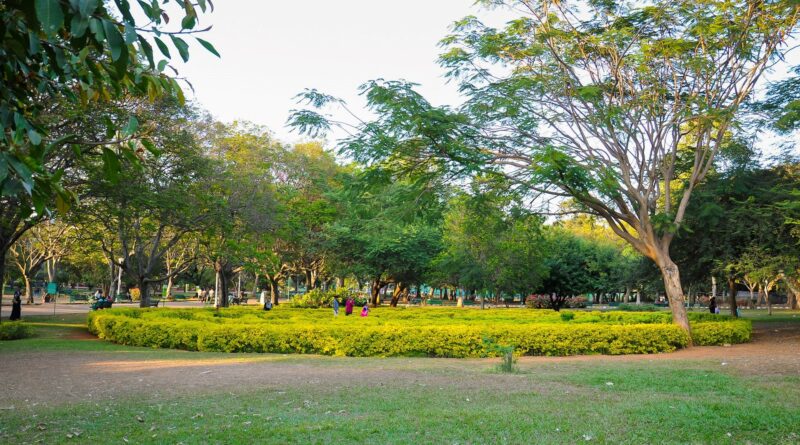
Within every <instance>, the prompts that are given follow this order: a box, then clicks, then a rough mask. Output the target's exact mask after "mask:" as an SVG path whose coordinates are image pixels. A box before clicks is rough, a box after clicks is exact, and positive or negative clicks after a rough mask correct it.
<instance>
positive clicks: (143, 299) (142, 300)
mask: <svg viewBox="0 0 800 445" xmlns="http://www.w3.org/2000/svg"><path fill="white" fill-rule="evenodd" d="M136 284H137V285H138V286H139V307H149V306H150V286H148V284H147V283H146V282H145V281H144V279H143V278H140V279H138V280H136Z"/></svg>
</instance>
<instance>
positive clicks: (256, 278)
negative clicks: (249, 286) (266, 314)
mask: <svg viewBox="0 0 800 445" xmlns="http://www.w3.org/2000/svg"><path fill="white" fill-rule="evenodd" d="M256 295H258V273H256V276H255V277H254V278H253V298H256Z"/></svg>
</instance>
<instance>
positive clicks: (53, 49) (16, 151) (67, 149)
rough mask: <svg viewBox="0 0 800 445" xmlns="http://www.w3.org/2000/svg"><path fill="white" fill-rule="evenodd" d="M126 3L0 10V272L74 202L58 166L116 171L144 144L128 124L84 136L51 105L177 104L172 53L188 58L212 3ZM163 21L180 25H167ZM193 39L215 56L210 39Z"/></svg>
mask: <svg viewBox="0 0 800 445" xmlns="http://www.w3.org/2000/svg"><path fill="white" fill-rule="evenodd" d="M130 3H131V2H128V1H115V2H107V1H100V0H73V1H60V0H36V1H33V0H8V1H5V2H3V4H2V6H1V7H0V39H2V46H1V47H0V54H2V56H0V68H1V69H0V84H1V85H2V87H0V123H2V126H3V135H2V137H0V275H3V272H4V271H3V268H4V265H5V256H6V252H7V251H8V249H9V248H10V247H11V245H12V244H13V243H14V242H15V241H16V240H17V239H18V238H19V237H20V236H22V234H23V233H25V232H26V231H27V230H28V229H30V228H31V227H33V226H34V225H36V224H37V223H38V222H39V221H41V220H42V219H47V218H49V217H50V216H51V215H50V214H51V213H52V211H54V210H55V209H56V208H58V209H59V210H62V211H63V210H65V209H66V207H67V205H68V204H69V203H70V202H71V201H73V200H74V198H75V190H74V189H73V188H72V187H74V186H75V183H70V182H69V181H65V179H66V178H68V177H69V174H68V171H67V168H68V165H65V161H68V160H70V159H73V158H75V157H78V156H89V155H96V156H101V155H102V156H103V159H104V161H105V162H106V163H107V165H108V167H109V168H110V169H113V168H115V167H116V166H118V165H119V162H118V160H117V159H116V158H117V157H122V156H124V154H128V155H133V154H135V153H136V152H137V150H138V149H139V148H142V147H143V146H150V144H149V142H148V141H147V140H146V138H145V137H144V136H145V135H142V134H140V133H139V132H137V128H136V125H135V123H130V125H128V126H127V129H126V130H125V131H118V130H121V129H122V128H123V127H122V126H119V127H116V128H113V126H109V130H110V131H109V134H106V136H105V137H103V138H102V139H100V140H98V139H96V138H92V137H86V134H85V133H84V132H83V131H81V130H82V129H81V128H80V127H78V128H75V127H73V126H70V125H69V123H70V122H69V119H64V118H65V117H71V116H74V114H66V115H64V114H61V113H58V112H54V110H53V104H55V103H62V104H63V103H66V104H68V105H69V108H73V109H75V108H82V107H86V106H87V105H88V104H92V106H96V105H97V104H102V103H104V102H109V101H113V100H117V99H120V98H123V97H126V96H128V95H139V96H143V97H149V98H150V99H155V98H157V97H164V96H166V97H177V98H179V99H180V100H183V93H182V92H181V88H180V86H179V84H178V82H177V80H176V79H175V78H174V77H172V76H169V75H168V74H167V71H166V69H167V67H168V65H169V60H170V47H172V50H173V51H176V52H177V54H179V55H180V57H181V59H182V60H183V61H186V60H188V57H189V45H188V43H187V42H186V40H184V39H185V38H186V35H188V34H194V33H197V32H201V31H203V30H204V29H200V28H199V26H198V25H199V20H200V15H201V13H202V12H206V11H207V9H209V7H210V6H211V2H210V1H207V0H202V1H198V2H191V1H188V0H186V1H181V2H179V3H180V6H179V7H176V8H172V7H171V4H169V3H170V2H169V0H154V1H151V2H133V3H135V4H136V5H138V8H134V9H131V6H130ZM174 4H175V3H172V5H174ZM166 10H169V15H167V12H166ZM170 16H171V17H172V18H173V19H179V20H173V21H172V25H171V26H170V25H169V21H170V20H169V18H170ZM176 25H177V26H176ZM206 29H207V28H206ZM196 39H197V41H198V43H199V44H200V45H202V46H203V47H205V48H206V49H207V50H209V51H211V52H212V53H214V54H217V51H216V49H214V47H213V46H212V45H211V44H210V43H209V42H207V41H205V40H202V39H200V38H196ZM164 40H167V41H168V42H169V43H165V42H164ZM153 44H155V45H156V46H157V47H158V48H159V52H160V53H161V55H158V54H155V53H154V51H153ZM70 130H74V131H70ZM138 140H141V142H143V143H144V145H142V144H141V143H138V142H135V141H138ZM128 142H130V143H131V144H127V143H128ZM107 143H109V144H110V143H118V144H116V147H117V148H116V149H115V150H110V149H108V148H104V145H106V144H107ZM120 143H121V144H120Z"/></svg>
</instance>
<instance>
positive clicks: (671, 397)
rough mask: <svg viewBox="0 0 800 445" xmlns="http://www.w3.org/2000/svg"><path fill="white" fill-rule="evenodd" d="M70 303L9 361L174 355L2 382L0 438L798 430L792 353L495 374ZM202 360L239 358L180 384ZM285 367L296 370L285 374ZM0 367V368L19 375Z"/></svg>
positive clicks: (746, 438) (788, 317)
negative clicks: (188, 339)
mask: <svg viewBox="0 0 800 445" xmlns="http://www.w3.org/2000/svg"><path fill="white" fill-rule="evenodd" d="M746 315H750V314H746ZM776 315H777V314H776ZM794 315H796V314H780V316H778V317H775V318H774V319H772V320H778V319H780V320H781V322H782V323H793V322H794V323H799V324H800V320H798V318H800V317H795V316H794ZM84 317H85V316H83V315H76V316H62V317H58V318H57V319H54V320H48V319H47V318H41V319H39V320H35V321H33V323H34V324H35V326H36V329H37V331H38V335H37V337H36V338H32V339H26V340H17V341H11V342H2V343H0V357H2V359H3V360H4V361H5V360H11V361H14V360H15V359H21V358H25V359H31V358H36V357H39V356H43V357H46V358H47V360H52V361H54V362H53V366H54V367H57V366H58V362H57V360H58V359H59V357H69V358H70V359H71V360H73V361H74V360H78V361H80V358H81V357H86V360H87V361H97V360H102V359H115V360H116V359H120V358H123V359H124V360H126V363H127V362H130V361H136V362H141V363H143V364H144V365H145V367H146V365H147V363H153V364H156V363H161V362H163V361H165V360H173V361H174V362H176V363H178V365H176V366H175V367H173V368H170V369H166V370H159V369H153V370H152V371H144V372H142V373H132V372H131V373H116V374H111V373H105V372H103V371H102V369H101V368H98V372H97V373H95V374H91V373H87V374H86V375H85V378H86V379H89V380H90V381H93V382H96V384H97V385H103V384H111V380H110V379H112V378H113V379H114V384H116V385H121V388H123V389H121V390H120V391H119V392H116V393H114V395H113V396H108V397H105V398H102V397H101V398H94V397H97V396H96V395H95V396H94V397H93V398H89V397H88V396H87V397H86V398H85V400H84V401H82V402H79V403H71V402H70V403H67V402H63V401H59V400H60V396H59V393H58V392H57V391H54V392H53V396H52V400H51V401H49V402H47V403H38V402H34V401H33V399H31V400H28V401H26V400H25V399H24V398H20V397H18V396H17V397H15V396H14V395H13V394H10V393H9V392H8V391H3V393H2V395H1V396H0V442H2V443H10V444H11V443H13V444H21V443H36V442H39V443H92V444H94V443H122V444H124V443H184V444H190V443H248V444H250V443H275V444H284V443H298V444H308V443H320V444H323V443H324V444H329V443H376V444H377V443H380V444H385V443H436V444H440V443H441V444H456V443H457V444H467V443H471V444H482V443H513V444H517V443H520V444H522V443H570V444H572V443H579V442H580V443H632V444H642V443H726V444H727V443H755V444H760V443H763V444H796V443H798V442H800V423H799V422H798V419H800V402H798V401H800V374H798V373H797V372H796V368H791V367H787V368H786V369H785V372H780V369H778V372H776V369H775V368H774V367H772V368H769V369H768V368H764V369H763V370H762V371H756V372H754V371H753V368H752V367H748V368H742V367H737V366H738V365H737V362H736V361H735V360H730V364H728V363H726V362H721V361H720V359H719V358H718V356H715V355H714V354H711V355H710V356H709V357H707V358H704V357H702V354H701V355H700V356H699V357H698V356H692V358H689V359H687V358H685V357H684V358H681V356H679V355H675V357H676V358H675V360H672V359H669V356H664V355H659V356H655V357H653V358H647V357H639V358H637V357H629V358H625V357H623V358H621V359H620V360H612V359H610V358H605V357H592V358H591V359H590V360H581V359H538V358H529V359H522V360H521V361H520V363H518V369H517V372H515V373H513V374H507V373H499V372H498V371H497V370H496V369H495V364H496V359H481V360H456V359H430V358H383V359H381V358H348V357H319V356H299V355H292V356H288V357H287V356H282V355H276V354H262V355H259V354H223V353H198V352H185V351H171V350H152V349H146V348H135V347H126V346H119V345H114V344H110V343H107V342H102V341H96V340H89V339H87V338H86V329H85V321H84ZM797 346H798V345H796V344H795V345H794V347H795V348H796V347H797ZM729 349H730V348H729ZM706 350H709V351H712V352H715V351H721V350H723V348H706ZM665 357H666V358H667V359H664V358H665ZM655 358H658V360H656V359H655ZM212 359H213V360H219V361H222V362H225V361H232V360H238V361H245V362H250V363H245V364H243V365H240V366H238V367H236V368H235V370H230V369H228V368H226V369H227V372H228V373H227V374H224V375H225V376H227V377H230V378H233V379H235V380H238V379H242V383H241V384H236V383H235V382H234V383H230V382H228V383H226V384H222V382H220V384H219V386H218V387H216V386H215V385H213V384H212V385H210V386H209V385H204V386H203V388H202V389H200V388H198V390H197V391H194V390H192V383H191V382H187V381H186V380H191V379H192V378H197V376H198V375H200V373H199V372H198V369H199V368H198V369H195V368H191V367H190V366H189V365H190V364H191V363H192V362H194V361H199V360H212ZM181 364H185V365H186V367H181V366H180V365H181ZM739 364H744V361H743V362H742V363H739ZM751 364H752V363H751ZM6 365H7V362H6V363H4V364H3V365H2V366H6ZM748 366H749V365H748ZM0 369H8V368H5V367H4V368H0ZM203 369H205V368H203ZM208 369H211V370H214V372H213V373H211V374H207V375H215V374H216V372H217V371H218V370H219V371H220V372H221V371H222V367H209V368H208ZM298 373H300V374H302V373H306V374H308V376H309V377H308V379H304V378H296V379H292V380H287V379H286V377H285V375H287V374H295V377H296V374H298ZM279 375H283V376H284V377H279ZM142 376H145V377H146V378H152V379H154V380H157V379H170V378H172V379H175V383H174V384H173V386H181V385H182V386H184V387H185V388H184V390H180V391H177V392H174V393H170V392H167V391H165V390H164V389H163V388H161V387H153V388H152V389H149V390H142V389H141V386H137V384H136V382H137V380H138V378H140V377H142ZM0 377H2V379H3V381H4V382H8V380H9V379H15V377H19V376H15V375H0ZM207 378H214V377H207ZM23 380H24V379H23ZM104 382H107V383H104ZM287 382H288V383H287ZM40 384H41V385H55V383H52V382H48V381H41V382H40ZM125 387H129V389H128V390H127V391H126V390H124V388H125ZM54 388H56V386H54ZM87 391H90V390H87Z"/></svg>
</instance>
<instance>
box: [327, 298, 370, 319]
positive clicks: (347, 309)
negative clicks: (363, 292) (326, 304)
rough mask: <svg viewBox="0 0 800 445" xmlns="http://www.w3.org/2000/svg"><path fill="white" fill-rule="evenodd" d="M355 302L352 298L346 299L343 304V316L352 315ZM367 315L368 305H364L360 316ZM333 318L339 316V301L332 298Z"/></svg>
mask: <svg viewBox="0 0 800 445" xmlns="http://www.w3.org/2000/svg"><path fill="white" fill-rule="evenodd" d="M355 304H356V302H355V300H353V297H348V298H347V300H346V301H345V303H344V315H352V314H353V307H354V306H355ZM368 315H369V304H367V303H364V307H363V308H361V316H362V317H366V316H368ZM333 316H334V317H338V316H339V300H338V299H337V298H336V297H333Z"/></svg>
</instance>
